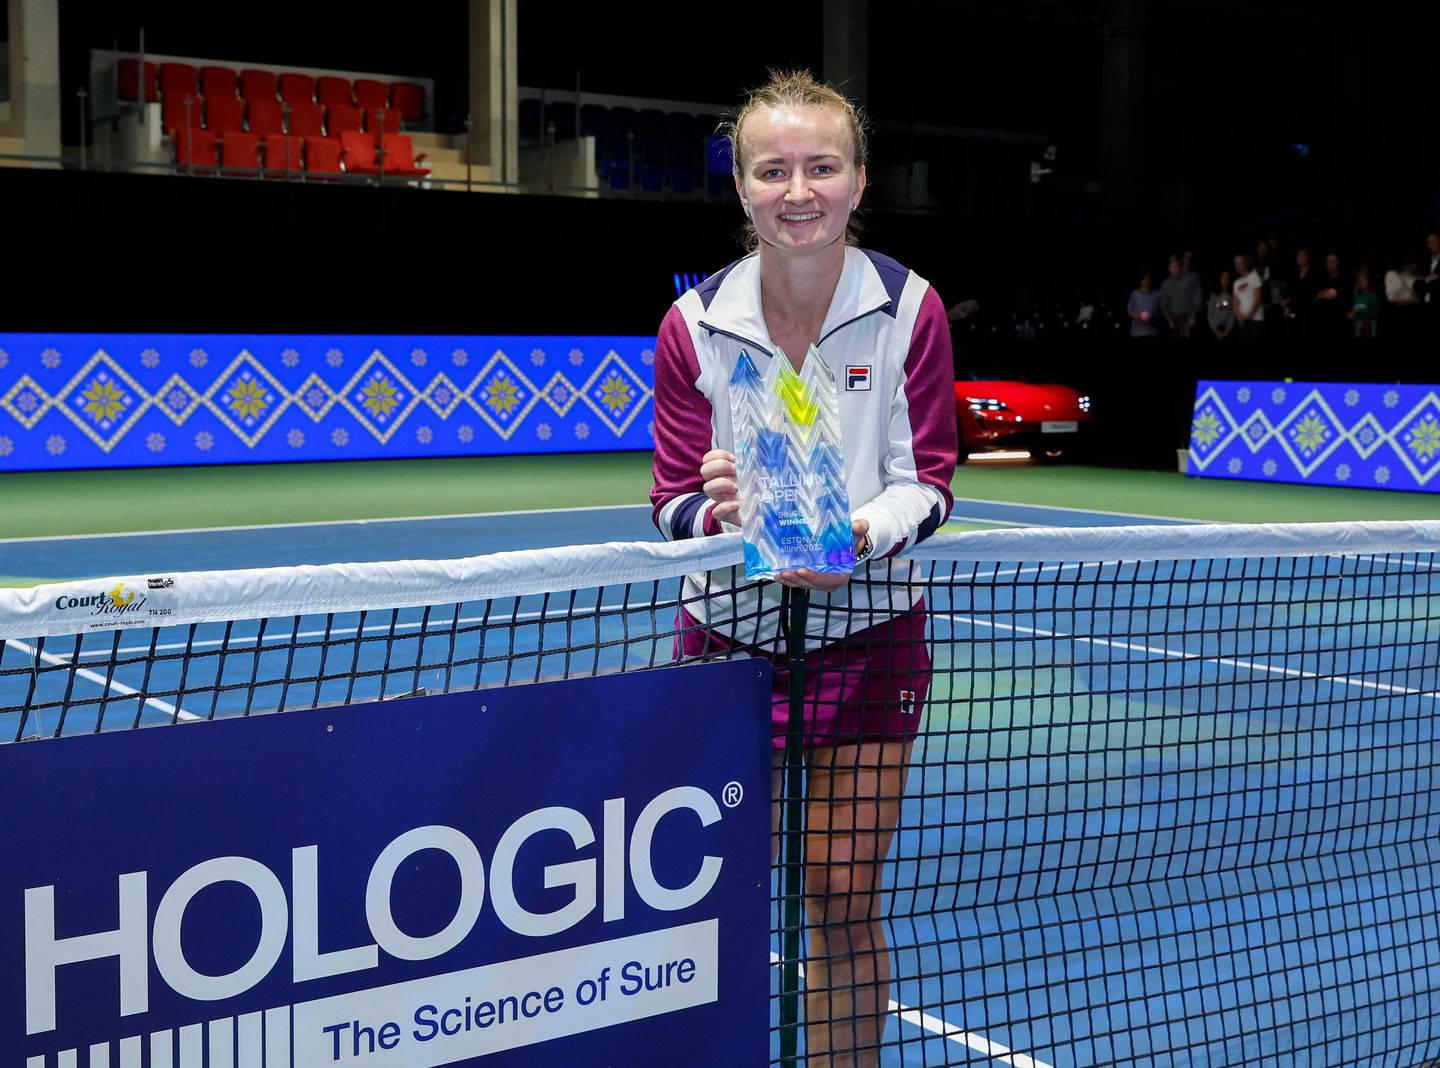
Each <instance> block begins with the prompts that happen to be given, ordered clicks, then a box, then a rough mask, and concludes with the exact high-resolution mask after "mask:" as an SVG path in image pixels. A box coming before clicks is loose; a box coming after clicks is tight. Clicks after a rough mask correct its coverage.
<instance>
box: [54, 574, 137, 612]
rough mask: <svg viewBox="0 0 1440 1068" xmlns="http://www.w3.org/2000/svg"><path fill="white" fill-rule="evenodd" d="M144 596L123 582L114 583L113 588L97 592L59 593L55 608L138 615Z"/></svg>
mask: <svg viewBox="0 0 1440 1068" xmlns="http://www.w3.org/2000/svg"><path fill="white" fill-rule="evenodd" d="M145 600H146V598H145V596H144V595H143V594H141V593H139V592H137V591H136V590H135V589H134V587H131V586H127V585H126V584H125V583H123V582H120V583H116V585H115V586H114V588H112V589H109V590H104V591H101V592H99V593H89V594H81V595H79V596H76V595H74V594H69V595H66V594H61V595H60V596H59V597H56V598H55V610H56V611H58V612H66V611H70V610H72V609H79V608H88V609H89V612H88V613H86V614H87V615H92V616H126V615H139V614H140V609H141V608H143V607H144V605H145Z"/></svg>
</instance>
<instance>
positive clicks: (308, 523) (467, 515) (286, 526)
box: [0, 497, 1219, 545]
mask: <svg viewBox="0 0 1440 1068" xmlns="http://www.w3.org/2000/svg"><path fill="white" fill-rule="evenodd" d="M955 501H956V503H960V502H968V503H972V504H988V505H994V506H995V507H998V508H1009V509H1017V508H1030V509H1036V510H1038V511H1055V512H1073V513H1079V514H1090V515H1108V516H1118V517H1121V518H1124V517H1129V518H1132V519H1163V520H1169V521H1171V522H1179V523H1210V522H1219V521H1218V520H1209V519H1193V518H1187V517H1184V516H1173V515H1147V514H1145V513H1144V512H1110V511H1106V510H1104V509H1100V508H1072V507H1069V506H1066V505H1060V504H1027V503H1025V502H1023V501H996V500H990V499H988V498H985V497H956V498H955ZM641 508H644V509H647V510H648V509H650V508H651V506H650V505H649V504H590V505H580V506H577V507H574V508H517V509H509V510H505V511H498V512H450V513H445V514H440V515H389V516H377V517H375V518H370V519H310V520H304V521H302V522H296V523H249V524H242V525H238V526H223V527H177V528H173V529H165V530H114V531H98V532H95V533H89V534H37V535H32V536H27V537H23V538H0V545H23V544H26V543H28V542H37V541H93V540H95V539H97V538H153V537H163V536H164V535H167V534H220V533H224V532H226V531H231V530H294V529H302V528H307V527H346V526H368V525H370V524H372V523H428V522H433V521H436V520H441V519H490V518H495V517H498V516H516V515H557V514H566V513H572V512H610V511H622V510H625V509H641ZM950 520H957V521H960V522H971V523H998V524H1001V525H1003V526H1021V527H1023V526H1030V525H1031V524H1029V523H1026V522H1024V521H1022V520H1011V519H997V518H994V517H988V516H969V515H951V516H950V517H949V519H947V520H946V521H947V522H949V521H950Z"/></svg>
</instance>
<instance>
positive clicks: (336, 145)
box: [305, 137, 340, 175]
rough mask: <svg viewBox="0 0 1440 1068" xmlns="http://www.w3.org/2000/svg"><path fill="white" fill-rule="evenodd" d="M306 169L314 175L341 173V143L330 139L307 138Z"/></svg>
mask: <svg viewBox="0 0 1440 1068" xmlns="http://www.w3.org/2000/svg"><path fill="white" fill-rule="evenodd" d="M305 169H306V170H307V171H309V172H310V173H311V174H312V175H326V174H339V173H340V142H339V141H334V140H331V139H330V138H328V137H307V138H305Z"/></svg>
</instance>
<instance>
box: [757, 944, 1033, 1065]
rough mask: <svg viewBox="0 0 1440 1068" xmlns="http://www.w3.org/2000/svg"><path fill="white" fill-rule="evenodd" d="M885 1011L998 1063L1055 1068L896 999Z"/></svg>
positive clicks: (774, 960) (775, 960) (775, 959)
mask: <svg viewBox="0 0 1440 1068" xmlns="http://www.w3.org/2000/svg"><path fill="white" fill-rule="evenodd" d="M770 963H771V964H773V965H777V966H778V965H779V964H780V954H778V953H776V952H775V951H774V950H771V951H770ZM799 969H800V978H801V979H804V978H805V965H804V964H801V965H799ZM886 1011H887V1012H888V1013H889V1014H890V1015H892V1016H896V1017H898V1018H899V1019H901V1020H904V1021H905V1022H906V1023H908V1024H913V1025H914V1026H916V1027H918V1028H920V1029H921V1030H924V1031H929V1032H930V1033H931V1034H932V1035H938V1036H939V1037H940V1038H943V1039H946V1040H947V1041H950V1042H954V1043H955V1044H956V1045H957V1046H969V1047H970V1048H971V1049H973V1050H975V1051H976V1052H977V1053H983V1054H985V1056H987V1057H994V1058H995V1059H996V1060H997V1061H1000V1062H1002V1063H1004V1064H1009V1065H1013V1068H1054V1066H1053V1065H1050V1064H1047V1063H1046V1062H1044V1061H1039V1060H1036V1059H1035V1058H1034V1057H1031V1056H1029V1055H1028V1054H1025V1053H1016V1052H1015V1051H1014V1050H1012V1049H1010V1048H1009V1047H1008V1046H1004V1045H1001V1044H1000V1043H999V1042H996V1041H994V1040H993V1039H989V1038H986V1037H985V1036H984V1035H977V1034H976V1033H975V1032H974V1031H966V1030H965V1029H964V1028H963V1027H956V1026H955V1025H954V1024H952V1023H950V1022H949V1021H947V1020H944V1019H942V1018H940V1017H939V1016H934V1015H932V1014H930V1013H928V1012H921V1011H920V1010H919V1009H912V1008H910V1007H909V1006H908V1005H903V1004H901V1003H900V1002H898V1001H896V1000H895V999H894V998H891V999H890V1001H889V1004H888V1006H887V1009H886ZM882 1052H883V1046H882Z"/></svg>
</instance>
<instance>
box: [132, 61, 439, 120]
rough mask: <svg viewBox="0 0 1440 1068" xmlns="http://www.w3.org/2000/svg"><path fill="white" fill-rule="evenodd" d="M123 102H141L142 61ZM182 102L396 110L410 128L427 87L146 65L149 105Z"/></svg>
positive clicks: (420, 114)
mask: <svg viewBox="0 0 1440 1068" xmlns="http://www.w3.org/2000/svg"><path fill="white" fill-rule="evenodd" d="M116 76H117V82H118V84H117V86H116V89H117V92H118V95H119V98H120V99H121V100H138V99H139V98H140V61H139V60H138V59H122V60H120V63H119V65H118V67H117V69H116ZM172 96H173V97H174V98H175V99H176V100H180V99H182V98H184V97H186V96H189V97H191V98H194V97H198V96H203V97H205V98H207V99H209V98H212V97H215V98H223V97H229V98H231V99H235V98H237V97H238V98H239V99H241V100H245V101H252V102H253V101H261V100H277V99H278V100H281V101H284V102H285V103H287V104H290V105H292V106H293V105H296V104H319V105H320V106H321V107H326V108H329V107H357V108H359V109H360V110H361V111H367V112H369V111H376V110H382V109H393V110H395V111H397V112H399V114H400V118H401V119H402V120H404V121H405V122H419V121H420V120H421V119H423V118H424V117H425V87H424V86H423V85H418V84H416V83H414V82H382V81H377V80H375V79H373V78H357V79H356V80H355V81H354V82H353V83H352V82H351V81H350V80H349V79H348V78H341V77H337V76H334V75H320V76H319V77H316V76H315V75H312V74H302V73H299V72H297V71H286V72H284V73H281V74H276V73H275V72H274V71H269V70H253V69H245V70H241V71H238V72H237V71H235V70H232V69H231V68H230V67H219V66H203V67H198V68H197V67H194V66H192V65H190V64H189V63H160V64H158V65H157V64H155V63H150V62H147V63H146V64H145V99H146V100H147V101H150V102H154V101H158V100H161V99H164V100H166V101H168V100H169V99H170V98H171V97H172Z"/></svg>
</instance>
